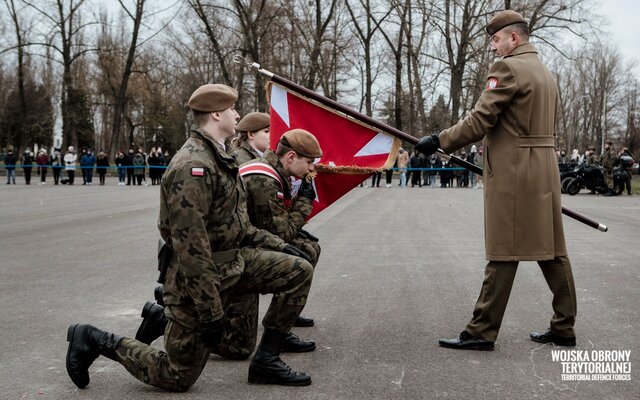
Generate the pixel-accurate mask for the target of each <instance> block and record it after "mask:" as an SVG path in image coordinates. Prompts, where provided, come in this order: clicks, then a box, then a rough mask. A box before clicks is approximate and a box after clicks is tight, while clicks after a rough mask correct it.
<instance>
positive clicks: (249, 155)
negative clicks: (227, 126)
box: [233, 141, 260, 165]
mask: <svg viewBox="0 0 640 400" xmlns="http://www.w3.org/2000/svg"><path fill="white" fill-rule="evenodd" d="M233 156H234V157H235V158H236V161H237V163H238V165H241V164H244V163H246V162H249V161H251V160H255V159H257V158H260V154H258V152H257V151H256V149H254V148H253V147H251V145H250V144H249V143H247V142H245V141H242V142H240V143H238V147H236V149H235V151H234V153H233Z"/></svg>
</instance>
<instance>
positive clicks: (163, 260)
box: [158, 239, 173, 283]
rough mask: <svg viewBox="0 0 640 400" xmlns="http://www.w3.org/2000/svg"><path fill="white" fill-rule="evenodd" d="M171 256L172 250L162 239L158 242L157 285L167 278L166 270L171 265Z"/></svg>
mask: <svg viewBox="0 0 640 400" xmlns="http://www.w3.org/2000/svg"><path fill="white" fill-rule="evenodd" d="M172 256H173V249H172V248H171V247H169V245H168V244H167V243H166V242H165V241H164V240H162V239H159V240H158V271H159V272H160V275H159V276H158V283H164V280H165V277H166V276H167V270H168V269H169V266H170V265H171V257H172Z"/></svg>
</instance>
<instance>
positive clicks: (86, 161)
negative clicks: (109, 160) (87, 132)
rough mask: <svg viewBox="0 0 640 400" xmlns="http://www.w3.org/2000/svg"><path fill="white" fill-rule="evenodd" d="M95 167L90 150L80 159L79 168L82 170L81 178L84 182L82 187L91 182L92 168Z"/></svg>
mask: <svg viewBox="0 0 640 400" xmlns="http://www.w3.org/2000/svg"><path fill="white" fill-rule="evenodd" d="M94 165H96V157H95V156H94V155H93V151H92V150H91V149H87V152H86V153H84V154H83V155H82V158H81V159H80V167H81V168H82V177H83V178H84V180H85V183H83V185H85V184H86V185H91V183H92V182H93V166H94Z"/></svg>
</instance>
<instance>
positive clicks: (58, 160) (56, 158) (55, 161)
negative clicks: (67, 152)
mask: <svg viewBox="0 0 640 400" xmlns="http://www.w3.org/2000/svg"><path fill="white" fill-rule="evenodd" d="M49 164H50V165H51V170H52V171H53V184H54V185H57V184H58V182H60V171H62V168H63V166H64V164H63V162H62V155H61V154H60V149H54V150H53V154H51V157H50V158H49Z"/></svg>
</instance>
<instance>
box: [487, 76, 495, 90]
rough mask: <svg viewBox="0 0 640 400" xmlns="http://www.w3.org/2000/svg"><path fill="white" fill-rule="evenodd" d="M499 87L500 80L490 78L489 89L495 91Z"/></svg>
mask: <svg viewBox="0 0 640 400" xmlns="http://www.w3.org/2000/svg"><path fill="white" fill-rule="evenodd" d="M497 86H498V78H489V80H488V81H487V89H495V88H496V87H497Z"/></svg>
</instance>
